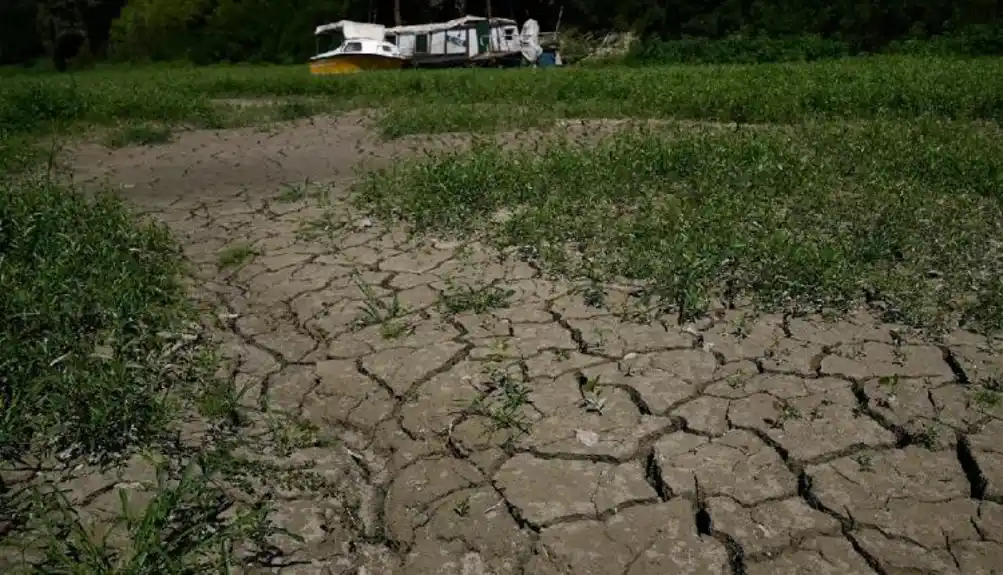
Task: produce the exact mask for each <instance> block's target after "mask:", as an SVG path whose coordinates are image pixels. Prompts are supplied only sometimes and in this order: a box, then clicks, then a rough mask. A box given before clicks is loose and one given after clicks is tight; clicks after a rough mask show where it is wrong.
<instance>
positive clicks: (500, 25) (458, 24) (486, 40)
mask: <svg viewBox="0 0 1003 575" xmlns="http://www.w3.org/2000/svg"><path fill="white" fill-rule="evenodd" d="M386 40H387V42H390V43H392V44H395V45H396V46H397V48H398V49H399V50H400V53H401V56H402V57H404V58H408V59H409V60H411V62H412V64H413V65H416V66H422V65H427V66H432V65H437V64H438V65H444V66H450V65H454V66H455V65H457V64H463V63H465V62H469V63H477V62H484V61H493V60H499V59H505V58H509V59H511V58H515V59H516V61H517V62H518V57H519V50H520V46H521V38H520V36H519V25H518V24H517V23H516V21H515V20H510V19H508V18H490V19H489V18H481V17H478V16H465V17H463V18H457V19H456V20H450V21H449V22H437V23H432V24H419V25H414V26H397V27H394V28H387V29H386Z"/></svg>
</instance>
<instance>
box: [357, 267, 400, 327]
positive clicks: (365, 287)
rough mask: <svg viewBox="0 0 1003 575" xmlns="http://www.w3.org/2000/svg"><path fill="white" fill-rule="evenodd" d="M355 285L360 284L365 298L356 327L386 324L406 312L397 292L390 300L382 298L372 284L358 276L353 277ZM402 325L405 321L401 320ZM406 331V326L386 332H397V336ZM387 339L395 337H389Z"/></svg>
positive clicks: (359, 286) (360, 289)
mask: <svg viewBox="0 0 1003 575" xmlns="http://www.w3.org/2000/svg"><path fill="white" fill-rule="evenodd" d="M353 281H354V282H355V285H356V286H358V288H359V291H361V292H362V296H363V298H364V300H363V302H362V309H361V310H360V311H359V316H358V317H357V318H356V319H355V328H356V329H362V328H364V327H368V326H371V325H377V324H385V323H387V322H389V321H391V320H394V319H397V318H399V317H401V316H402V315H404V314H405V313H406V311H407V310H406V309H405V308H404V306H403V305H401V303H400V299H398V297H397V294H394V296H393V298H392V299H391V300H390V301H389V302H388V301H384V300H383V299H381V298H380V297H379V296H377V295H376V292H375V291H373V288H372V286H370V285H369V284H367V283H366V282H364V281H362V280H361V279H360V278H359V277H358V276H355V277H354V278H353ZM401 323H402V325H403V323H404V322H401ZM405 331H406V328H403V327H402V328H400V330H399V331H398V330H397V328H389V329H388V331H387V332H386V333H387V334H391V335H392V334H393V333H395V332H396V333H397V336H400V335H402V334H403V333H404V332H405ZM387 339H393V338H392V337H388V338H387Z"/></svg>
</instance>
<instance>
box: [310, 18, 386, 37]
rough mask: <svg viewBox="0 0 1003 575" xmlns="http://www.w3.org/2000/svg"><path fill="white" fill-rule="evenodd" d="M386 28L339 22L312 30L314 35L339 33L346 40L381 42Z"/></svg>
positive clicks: (346, 21) (345, 21)
mask: <svg viewBox="0 0 1003 575" xmlns="http://www.w3.org/2000/svg"><path fill="white" fill-rule="evenodd" d="M386 29H387V27H386V26H384V25H382V24H367V23H365V22H353V21H351V20H339V21H337V22H333V23H331V24H322V25H320V26H317V28H316V29H315V30H314V32H313V33H314V35H315V36H316V35H320V34H325V33H327V32H341V33H342V34H344V36H345V38H346V39H352V40H382V39H383V37H384V36H385V34H386Z"/></svg>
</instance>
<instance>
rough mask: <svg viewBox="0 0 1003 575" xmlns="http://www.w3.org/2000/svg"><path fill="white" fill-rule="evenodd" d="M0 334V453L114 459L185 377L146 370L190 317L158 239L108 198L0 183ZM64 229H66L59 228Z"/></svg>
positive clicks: (143, 433) (159, 417)
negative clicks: (2, 390) (0, 410)
mask: <svg viewBox="0 0 1003 575" xmlns="http://www.w3.org/2000/svg"><path fill="white" fill-rule="evenodd" d="M0 191H2V193H0V222H3V226H2V228H0V246H2V249H0V253H2V254H3V259H2V267H0V287H2V290H0V293H2V296H0V302H2V303H0V309H2V314H3V317H4V322H3V325H2V326H0V357H3V363H2V364H0V365H2V372H0V373H2V378H0V379H2V380H3V381H5V382H7V386H8V387H7V391H8V396H7V397H6V398H5V399H4V414H5V417H4V418H3V419H2V420H0V425H2V427H0V453H2V455H3V458H4V459H5V460H10V459H11V458H14V457H18V456H21V455H24V454H25V453H28V452H31V451H33V450H35V449H40V448H44V449H51V450H56V451H60V450H63V449H67V448H72V449H74V450H75V451H79V452H84V453H99V452H108V451H119V450H121V449H124V448H125V447H126V446H127V445H134V444H136V443H137V442H139V443H142V442H145V441H148V440H149V439H150V438H151V437H152V436H154V435H156V434H157V433H159V432H160V431H161V430H162V428H163V426H164V424H165V422H166V421H167V419H168V415H169V413H170V409H169V407H170V406H169V402H168V401H167V399H166V398H165V397H164V396H163V393H162V392H163V391H164V390H166V389H168V388H170V387H171V386H174V385H181V384H182V383H184V382H187V381H189V377H188V376H189V375H191V374H189V373H184V372H182V373H178V374H174V375H176V376H177V379H178V382H175V381H174V379H175V377H174V376H173V375H172V374H170V373H166V374H165V373H164V366H165V364H166V363H168V362H169V361H170V358H164V360H163V363H161V362H160V361H157V362H153V363H151V362H150V361H149V359H148V358H149V357H151V356H152V357H158V356H161V355H162V354H161V352H162V350H163V349H164V348H165V346H166V347H167V348H170V347H171V344H172V343H173V342H174V341H182V339H181V338H182V337H183V336H184V334H185V333H186V331H187V329H188V328H187V326H186V322H187V321H189V320H191V319H192V313H193V310H192V309H191V308H190V306H189V305H188V304H187V302H186V301H185V299H184V292H183V290H182V289H181V286H180V284H179V277H178V274H179V273H180V272H181V270H182V268H181V265H182V262H181V259H180V255H179V252H178V250H177V248H176V247H175V245H174V244H173V242H172V240H171V239H170V237H169V235H168V233H167V231H166V230H165V229H164V228H162V227H160V226H155V225H152V224H147V225H142V226H137V224H136V222H135V221H134V220H133V215H132V214H131V213H130V212H128V211H127V210H126V209H125V208H124V207H123V206H122V204H121V203H120V202H119V201H117V200H115V199H113V198H112V197H110V196H99V197H97V198H95V199H93V200H87V199H84V198H83V197H81V196H79V195H77V194H76V193H74V192H72V191H69V190H65V189H62V188H59V187H57V186H55V185H53V184H52V183H50V182H48V181H46V180H44V179H37V178H29V179H24V180H18V181H7V182H2V183H0ZM68 223H72V225H67V224H68Z"/></svg>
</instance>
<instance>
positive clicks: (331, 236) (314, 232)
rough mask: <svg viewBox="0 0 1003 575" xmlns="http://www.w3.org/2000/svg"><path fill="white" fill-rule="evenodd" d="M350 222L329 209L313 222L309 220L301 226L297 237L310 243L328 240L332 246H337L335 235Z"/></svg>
mask: <svg viewBox="0 0 1003 575" xmlns="http://www.w3.org/2000/svg"><path fill="white" fill-rule="evenodd" d="M347 225H348V222H346V221H345V220H344V218H340V217H338V216H337V214H336V212H335V211H334V210H333V209H331V208H330V207H329V208H326V209H325V210H324V212H323V213H322V214H321V215H320V216H318V217H317V218H314V219H312V220H307V221H305V222H303V223H302V224H300V229H299V230H298V231H297V234H296V235H297V237H298V238H299V239H300V240H302V241H304V242H310V241H314V240H321V239H323V240H327V241H328V242H329V243H330V244H331V245H332V246H334V244H335V240H336V238H335V235H336V234H337V233H338V232H340V231H341V230H342V229H344V228H345V226H347Z"/></svg>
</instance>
